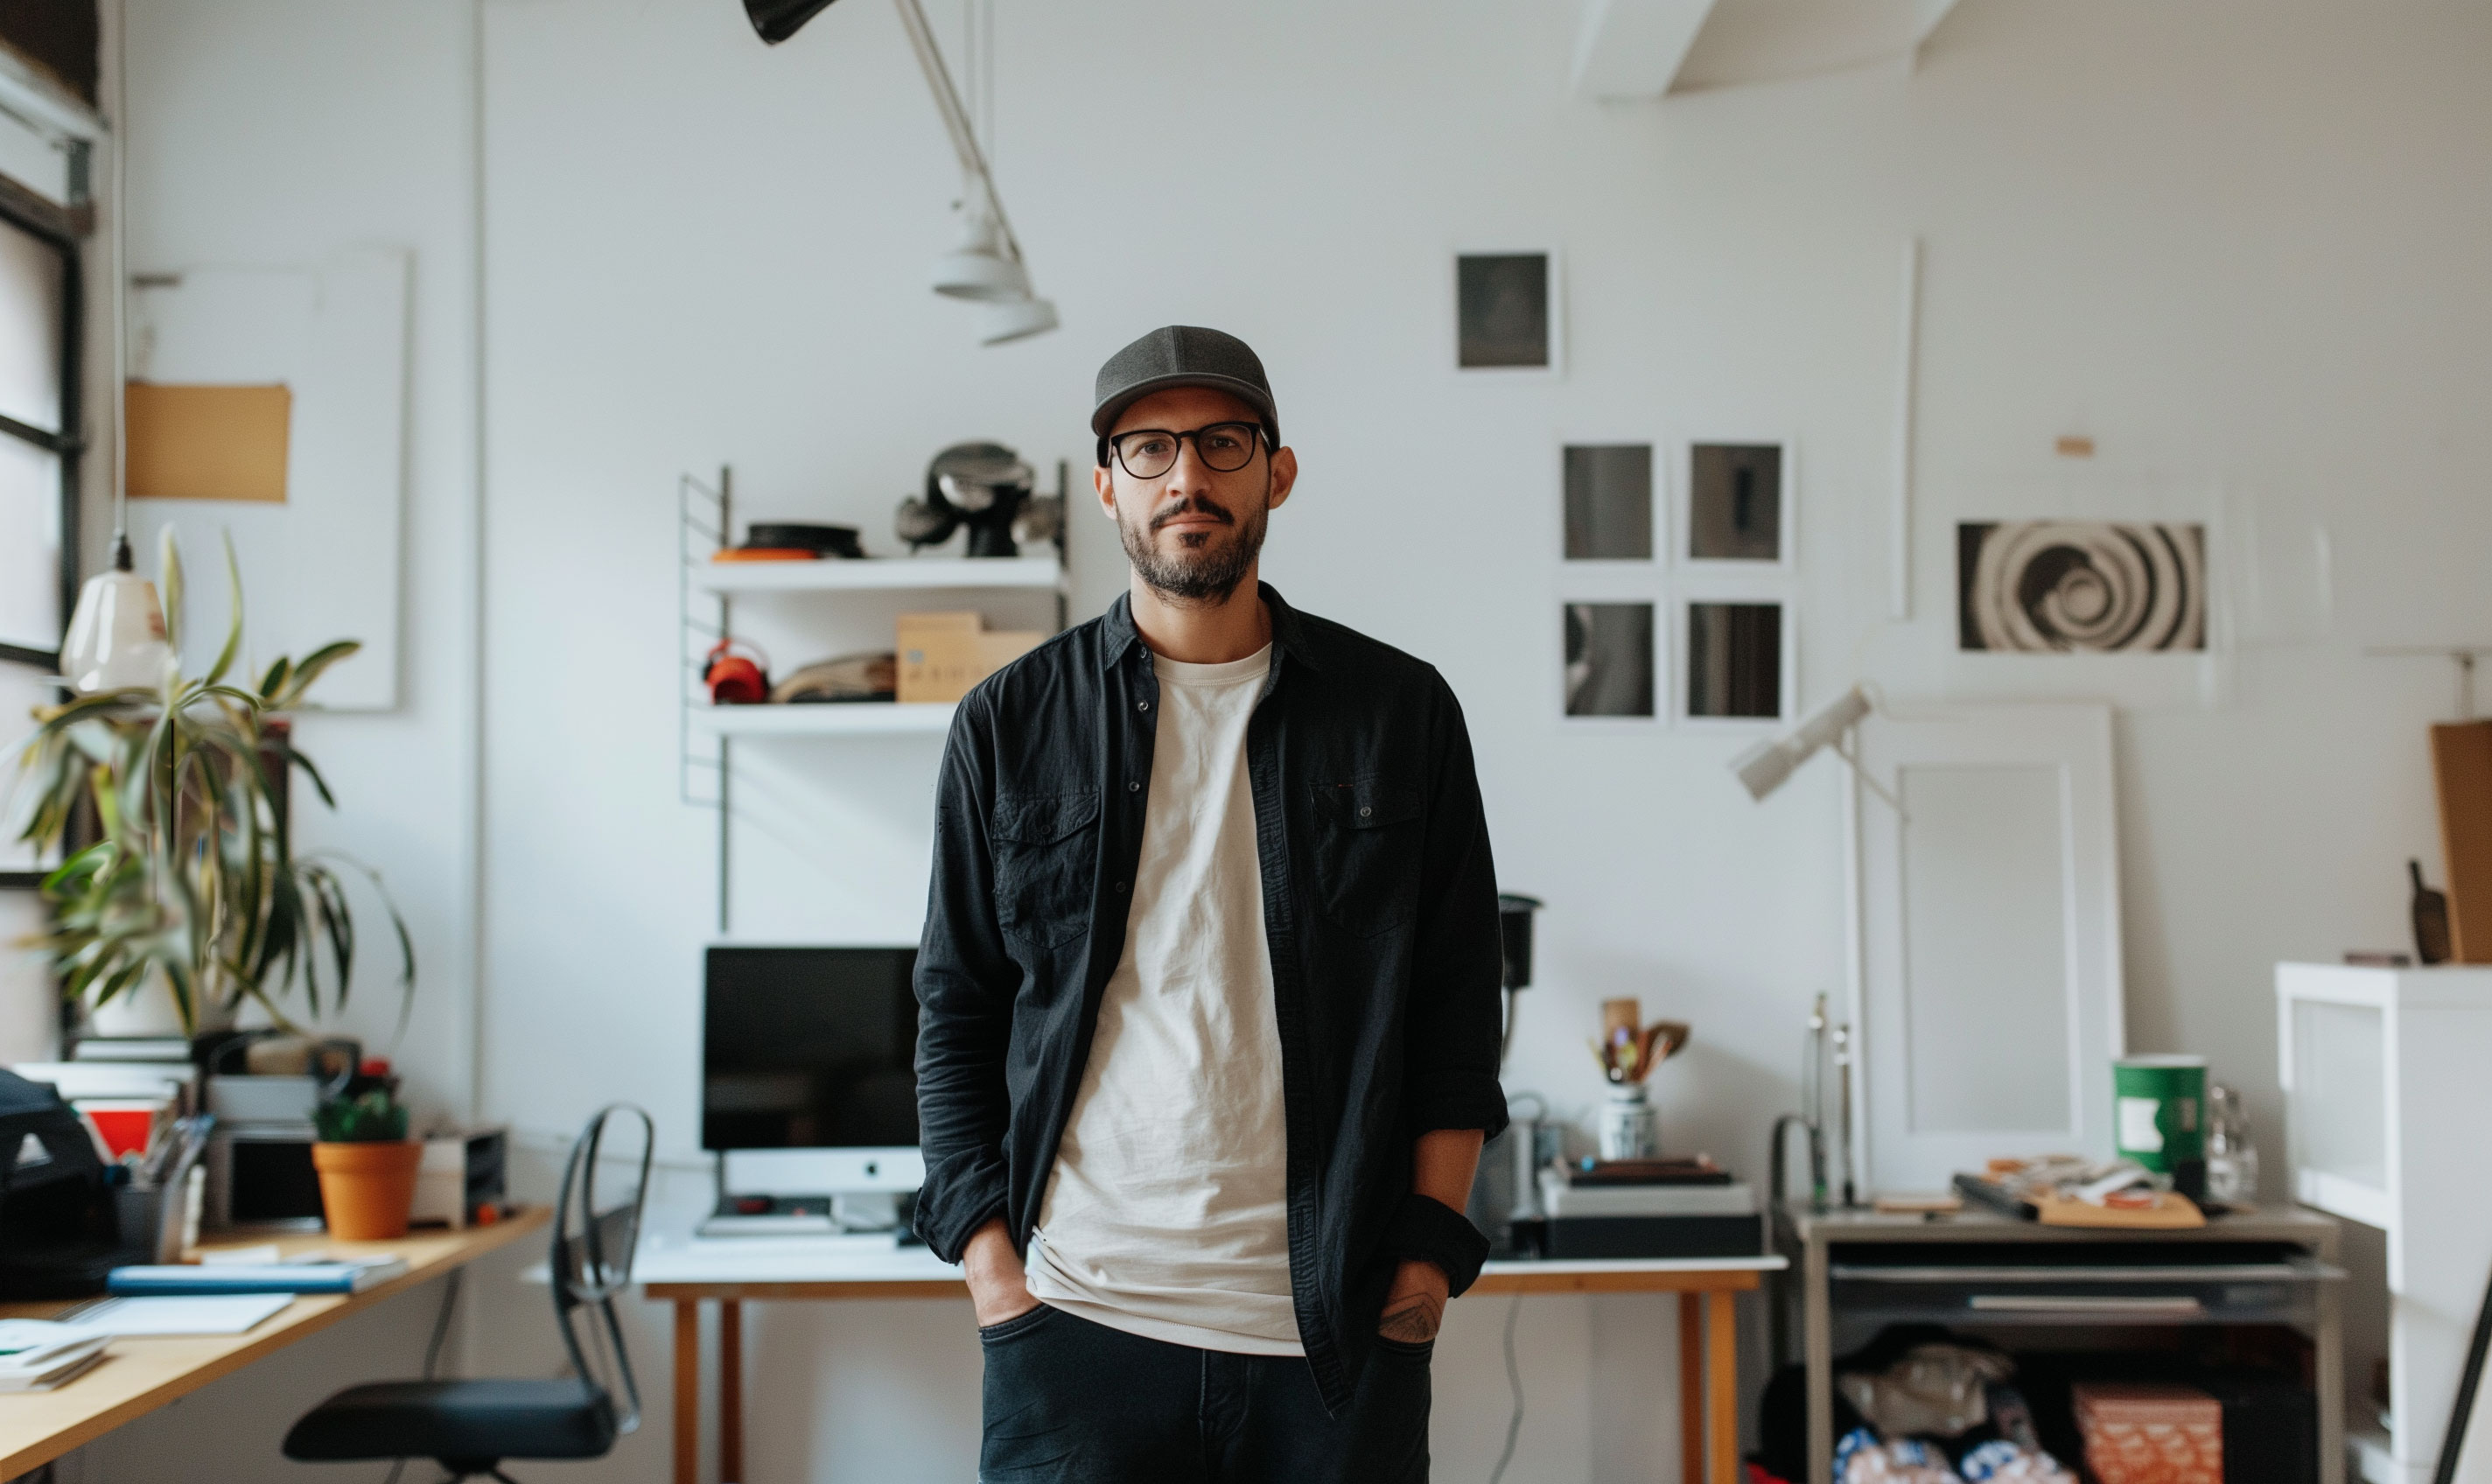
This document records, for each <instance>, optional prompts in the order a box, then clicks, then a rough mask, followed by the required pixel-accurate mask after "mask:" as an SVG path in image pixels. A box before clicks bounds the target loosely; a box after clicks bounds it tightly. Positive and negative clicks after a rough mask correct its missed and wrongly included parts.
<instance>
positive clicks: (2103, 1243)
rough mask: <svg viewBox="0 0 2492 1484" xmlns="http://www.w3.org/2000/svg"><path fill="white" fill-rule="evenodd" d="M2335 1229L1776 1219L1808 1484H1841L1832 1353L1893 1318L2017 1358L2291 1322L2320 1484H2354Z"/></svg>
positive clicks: (1800, 1206)
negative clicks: (1795, 1342) (1795, 1328)
mask: <svg viewBox="0 0 2492 1484" xmlns="http://www.w3.org/2000/svg"><path fill="white" fill-rule="evenodd" d="M2336 1239H2337V1228H2336V1223H2335V1222H2333V1221H2332V1220H2329V1218H2328V1217H2326V1216H2322V1215H2319V1214H2317V1213H2314V1212H2309V1211H2299V1210H2295V1211H2287V1212H2281V1213H2276V1214H2261V1215H2245V1216H2232V1217H2224V1218H2219V1219H2217V1220H2215V1221H2211V1222H2210V1223H2208V1224H2207V1226H2205V1227H2203V1228H2200V1229H2197V1230H2194V1231H2187V1232H2142V1231H2096V1230H2087V1229H2079V1228H2071V1227H2045V1226H2041V1225H2039V1224H2037V1223H2033V1222H2024V1221H2016V1220H2013V1219H2011V1218H2008V1217H2005V1216H2001V1215H1996V1214H1994V1213H1991V1212H1988V1211H1984V1210H1979V1209H1969V1210H1966V1211H1965V1212H1963V1213H1962V1214H1960V1215H1956V1216H1952V1217H1943V1218H1938V1219H1923V1218H1920V1217H1899V1216H1881V1215H1878V1214H1876V1213H1874V1212H1870V1211H1865V1210H1853V1211H1840V1210H1838V1211H1822V1212H1821V1211H1812V1210H1810V1209H1809V1208H1808V1206H1807V1205H1806V1204H1805V1203H1793V1204H1790V1205H1786V1206H1785V1207H1783V1208H1782V1209H1781V1210H1780V1211H1779V1212H1777V1213H1776V1219H1775V1240H1776V1243H1777V1244H1778V1245H1779V1246H1780V1247H1781V1248H1782V1250H1783V1252H1784V1254H1785V1256H1787V1257H1789V1258H1790V1260H1791V1262H1792V1267H1791V1270H1790V1271H1789V1272H1788V1273H1787V1274H1785V1275H1784V1278H1785V1286H1784V1291H1783V1293H1782V1295H1781V1296H1782V1298H1783V1300H1784V1301H1783V1302H1782V1303H1779V1304H1777V1305H1776V1310H1775V1330H1776V1332H1775V1334H1774V1346H1775V1351H1776V1356H1777V1359H1779V1358H1780V1355H1781V1352H1782V1350H1783V1346H1784V1341H1785V1335H1784V1330H1785V1329H1786V1328H1787V1325H1786V1323H1785V1322H1784V1321H1785V1320H1786V1318H1787V1311H1788V1310H1790V1309H1792V1308H1793V1307H1796V1308H1797V1310H1798V1319H1799V1329H1800V1341H1801V1350H1802V1352H1803V1356H1804V1358H1805V1360H1806V1363H1807V1367H1808V1457H1809V1475H1808V1484H1833V1478H1834V1441H1835V1439H1834V1389H1833V1388H1834V1357H1835V1356H1836V1355H1838V1354H1843V1353H1847V1352H1849V1351H1851V1350H1854V1349H1856V1348H1858V1347H1859V1346H1861V1345H1863V1344H1866V1343H1867V1342H1868V1341H1869V1340H1870V1339H1871V1338H1872V1337H1873V1336H1875V1335H1876V1333H1877V1332H1878V1331H1879V1330H1880V1329H1882V1328H1884V1327H1885V1326H1886V1325H1888V1324H1902V1323H1925V1324H1942V1325H1944V1326H1946V1327H1947V1328H1949V1329H1954V1330H1960V1331H1964V1332H1966V1333H1969V1334H1976V1335H1980V1336H1983V1337H1985V1338H1987V1339H1989V1340H1992V1341H1993V1342H1995V1343H1997V1344H1999V1345H2000V1346H2002V1347H2003V1348H2004V1349H2007V1350H2030V1349H2040V1348H2043V1347H2045V1346H2048V1347H2050V1348H2054V1349H2077V1348H2087V1347H2092V1346H2099V1345H2103V1344H2105V1343H2107V1342H2112V1341H2115V1340H2116V1339H2117V1338H2118V1337H2119V1336H2121V1335H2130V1336H2137V1337H2139V1338H2141V1339H2142V1338H2145V1337H2148V1336H2152V1337H2155V1338H2169V1337H2170V1336H2171V1334H2172V1331H2174V1330H2175V1329H2182V1328H2198V1327H2205V1326H2222V1325H2279V1326H2285V1327H2289V1328H2291V1329H2293V1330H2295V1331H2297V1332H2299V1333H2300V1334H2302V1335H2304V1336H2306V1337H2308V1339H2309V1340H2310V1342H2311V1347H2312V1356H2313V1361H2314V1366H2313V1370H2314V1375H2313V1378H2312V1384H2313V1389H2314V1390H2315V1392H2316V1393H2317V1394H2316V1397H2315V1401H2316V1404H2317V1406H2316V1410H2317V1412H2318V1416H2319V1467H2320V1473H2319V1477H2320V1480H2321V1484H2343V1479H2344V1441H2343V1432H2344V1418H2343V1412H2344V1391H2343V1383H2342V1378H2341V1374H2340V1371H2341V1365H2342V1362H2341V1360H2340V1358H2339V1349H2338V1346H2339V1337H2338V1309H2339V1299H2338V1290H2339V1288H2340V1287H2341V1284H2340V1283H2339V1282H2338V1280H2339V1279H2340V1278H2341V1277H2342V1274H2341V1272H2339V1270H2338V1269H2337V1268H2336V1266H2335V1260H2336ZM1793 1300H1796V1304H1794V1302H1793Z"/></svg>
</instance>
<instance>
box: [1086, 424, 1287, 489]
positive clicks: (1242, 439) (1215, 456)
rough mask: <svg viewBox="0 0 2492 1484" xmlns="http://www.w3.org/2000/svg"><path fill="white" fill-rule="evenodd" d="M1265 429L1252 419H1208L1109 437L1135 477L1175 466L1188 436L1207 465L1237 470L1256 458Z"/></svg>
mask: <svg viewBox="0 0 2492 1484" xmlns="http://www.w3.org/2000/svg"><path fill="white" fill-rule="evenodd" d="M1262 431H1263V430H1262V429H1261V428H1260V427H1259V426H1257V425H1256V424H1253V423H1207V424H1205V425H1203V426H1202V427H1201V428H1197V429H1195V430H1192V431H1190V432H1172V431H1170V430H1168V429H1165V428H1137V429H1135V430H1132V431H1131V432H1120V433H1118V434H1116V435H1115V436H1114V437H1112V438H1110V439H1109V440H1108V446H1109V447H1110V448H1112V449H1114V450H1115V451H1116V461H1117V462H1118V463H1120V464H1123V465H1124V466H1125V472H1126V473H1128V474H1131V475H1132V476H1134V477H1135V478H1136V479H1157V478H1159V477H1160V476H1161V475H1163V474H1166V473H1167V472H1168V471H1169V470H1171V469H1172V468H1175V467H1176V453H1177V449H1178V448H1179V447H1180V446H1181V445H1182V444H1184V442H1185V441H1186V440H1187V439H1189V438H1191V439H1193V440H1194V453H1195V457H1196V458H1198V459H1201V460H1202V466H1203V467H1204V468H1206V469H1210V470H1212V471H1213V472H1215V473H1220V474H1234V473H1236V472H1237V471H1238V470H1239V469H1242V468H1244V467H1246V465H1248V464H1250V463H1253V462H1254V461H1255V444H1256V441H1257V440H1258V439H1260V438H1261V436H1262Z"/></svg>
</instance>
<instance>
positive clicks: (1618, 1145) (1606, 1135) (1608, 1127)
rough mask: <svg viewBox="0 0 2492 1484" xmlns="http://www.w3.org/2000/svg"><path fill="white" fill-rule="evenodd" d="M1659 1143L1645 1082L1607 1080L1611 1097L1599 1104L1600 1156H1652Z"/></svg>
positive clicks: (1627, 1157) (1657, 1150)
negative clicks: (1614, 1081) (1611, 1081)
mask: <svg viewBox="0 0 2492 1484" xmlns="http://www.w3.org/2000/svg"><path fill="white" fill-rule="evenodd" d="M1660 1143H1661V1140H1660V1137H1659V1130H1658V1127H1657V1126H1656V1121H1655V1119H1654V1117H1653V1113H1652V1103H1651V1100H1650V1099H1648V1098H1647V1097H1646V1096H1645V1086H1644V1083H1610V1099H1609V1101H1608V1102H1606V1103H1604V1104H1602V1105H1601V1158H1603V1159H1651V1158H1652V1157H1653V1156H1654V1155H1655V1154H1656V1153H1658V1152H1659V1149H1660Z"/></svg>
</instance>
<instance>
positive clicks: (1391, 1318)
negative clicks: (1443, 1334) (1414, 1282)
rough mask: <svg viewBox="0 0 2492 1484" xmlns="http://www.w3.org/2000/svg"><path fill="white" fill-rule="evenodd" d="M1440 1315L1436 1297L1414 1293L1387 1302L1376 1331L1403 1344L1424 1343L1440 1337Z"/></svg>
mask: <svg viewBox="0 0 2492 1484" xmlns="http://www.w3.org/2000/svg"><path fill="white" fill-rule="evenodd" d="M1440 1317H1441V1311H1440V1310H1439V1307H1438V1304H1437V1301H1436V1300H1435V1299H1433V1298H1431V1297H1430V1296H1429V1295H1427V1294H1425V1293H1412V1294H1409V1295H1408V1296H1407V1297H1403V1298H1397V1299H1395V1300H1393V1301H1392V1302H1391V1303H1388V1304H1386V1305H1385V1307H1384V1319H1383V1321H1381V1322H1379V1324H1378V1325H1377V1326H1376V1332H1377V1333H1378V1334H1380V1335H1382V1336H1383V1337H1384V1338H1386V1339H1387V1340H1394V1341H1398V1342H1400V1343H1401V1344H1404V1345H1425V1344H1427V1343H1428V1342H1429V1341H1431V1340H1433V1339H1435V1338H1437V1325H1438V1323H1439V1319H1440Z"/></svg>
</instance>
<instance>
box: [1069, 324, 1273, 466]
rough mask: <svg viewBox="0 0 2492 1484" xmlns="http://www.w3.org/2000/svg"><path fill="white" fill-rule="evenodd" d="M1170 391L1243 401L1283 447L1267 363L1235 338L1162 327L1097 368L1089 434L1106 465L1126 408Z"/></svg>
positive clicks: (1265, 431) (1198, 329)
mask: <svg viewBox="0 0 2492 1484" xmlns="http://www.w3.org/2000/svg"><path fill="white" fill-rule="evenodd" d="M1172 386H1207V387H1215V388H1217V389H1219V390H1220V391H1223V392H1227V393H1230V394H1231V395H1232V396H1235V397H1238V398H1240V399H1243V400H1244V401H1245V403H1246V405H1248V406H1250V407H1252V408H1254V409H1255V411H1256V413H1257V414H1258V415H1260V416H1261V418H1262V420H1263V435H1264V436H1265V437H1267V438H1269V439H1271V440H1272V446H1273V447H1274V448H1278V447H1280V446H1281V414H1280V412H1279V411H1278V410H1277V409H1276V408H1275V407H1274V406H1273V405H1272V384H1271V383H1270V382H1269V381H1266V380H1265V379H1263V363H1262V361H1261V358H1259V357H1258V356H1257V355H1256V354H1255V352H1254V350H1253V348H1252V347H1250V346H1249V345H1248V344H1247V343H1246V342H1245V341H1241V340H1239V339H1238V338H1237V337H1235V336H1233V335H1227V334H1223V333H1222V332H1220V331H1218V330H1205V329H1203V328H1201V326H1199V325H1162V326H1161V327H1160V328H1158V329H1156V330H1153V331H1152V332H1151V333H1150V334H1148V335H1145V336H1143V337H1142V339H1141V340H1138V341H1134V342H1133V343H1132V344H1130V345H1128V346H1126V347H1125V348H1124V349H1122V350H1119V351H1117V352H1116V353H1115V354H1114V355H1112V356H1110V357H1109V358H1108V364H1107V365H1105V366H1102V367H1100V368H1099V384H1098V392H1097V395H1098V405H1097V406H1096V407H1095V408H1093V409H1092V411H1091V413H1090V430H1091V431H1092V432H1094V433H1097V434H1098V435H1099V437H1100V440H1101V441H1100V445H1099V447H1100V450H1101V454H1100V457H1101V460H1102V461H1103V462H1104V461H1105V460H1106V457H1107V456H1106V450H1107V446H1108V445H1107V442H1106V439H1107V436H1108V430H1109V429H1111V428H1113V427H1115V426H1116V419H1117V418H1119V417H1121V416H1123V415H1124V411H1125V409H1126V408H1127V407H1130V406H1132V405H1133V404H1134V403H1135V402H1136V401H1140V400H1142V398H1144V397H1148V396H1149V395H1150V394H1151V393H1153V392H1157V391H1162V390H1165V389H1166V388H1169V387H1172Z"/></svg>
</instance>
